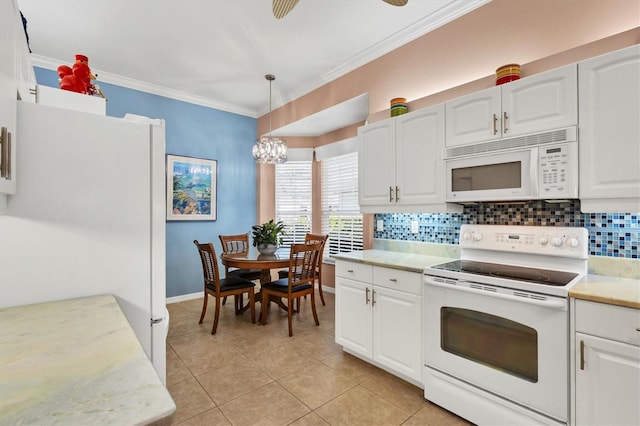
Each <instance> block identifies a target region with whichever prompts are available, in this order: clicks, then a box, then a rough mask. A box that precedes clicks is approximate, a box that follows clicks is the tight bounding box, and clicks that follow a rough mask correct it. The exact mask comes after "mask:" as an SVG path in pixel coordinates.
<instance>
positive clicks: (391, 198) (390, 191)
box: [389, 186, 393, 203]
mask: <svg viewBox="0 0 640 426" xmlns="http://www.w3.org/2000/svg"><path fill="white" fill-rule="evenodd" d="M389 202H390V203H393V187H391V186H390V187H389Z"/></svg>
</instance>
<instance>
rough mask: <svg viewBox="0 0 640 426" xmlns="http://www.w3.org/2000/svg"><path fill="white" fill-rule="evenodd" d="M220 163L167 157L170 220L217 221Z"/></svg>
mask: <svg viewBox="0 0 640 426" xmlns="http://www.w3.org/2000/svg"><path fill="white" fill-rule="evenodd" d="M217 172H218V162H217V161H216V160H206V159H203V158H193V157H181V156H178V155H167V220H216V211H217V203H216V184H217Z"/></svg>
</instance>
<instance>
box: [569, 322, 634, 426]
mask: <svg viewBox="0 0 640 426" xmlns="http://www.w3.org/2000/svg"><path fill="white" fill-rule="evenodd" d="M581 345H582V349H581ZM581 352H582V356H583V360H584V366H583V367H581V359H580V358H581ZM575 398H576V402H575V404H576V415H575V424H578V425H605V424H607V425H638V424H640V407H639V405H638V401H640V347H637V346H633V345H628V344H625V343H620V342H615V341H613V340H608V339H602V338H599V337H594V336H590V335H587V334H582V333H576V395H575Z"/></svg>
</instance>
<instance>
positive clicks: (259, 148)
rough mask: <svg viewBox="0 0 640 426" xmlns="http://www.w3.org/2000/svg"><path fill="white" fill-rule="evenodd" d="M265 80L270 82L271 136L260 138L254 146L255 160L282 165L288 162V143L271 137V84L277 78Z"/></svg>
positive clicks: (269, 75) (270, 76)
mask: <svg viewBox="0 0 640 426" xmlns="http://www.w3.org/2000/svg"><path fill="white" fill-rule="evenodd" d="M264 78H266V79H267V81H269V134H268V135H267V136H262V137H260V139H258V141H257V142H256V144H255V145H254V146H253V158H255V159H256V162H257V163H261V164H280V163H284V162H286V161H287V142H286V141H284V140H282V139H280V138H277V137H273V136H271V83H272V82H273V80H275V79H276V76H275V75H273V74H267V75H265V76H264Z"/></svg>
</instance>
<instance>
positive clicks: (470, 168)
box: [445, 128, 578, 203]
mask: <svg viewBox="0 0 640 426" xmlns="http://www.w3.org/2000/svg"><path fill="white" fill-rule="evenodd" d="M558 132H559V133H558ZM551 133H555V136H553V135H552V136H549V135H550V134H551ZM576 134H577V131H576V129H575V128H567V129H561V130H559V131H554V132H549V133H544V134H536V135H528V136H522V137H516V138H510V139H501V140H498V141H492V142H487V143H484V144H476V145H470V146H466V147H456V148H452V149H449V150H446V151H445V157H448V158H445V169H446V184H447V188H446V201H447V202H452V203H466V202H476V201H512V200H538V199H544V200H558V199H571V198H578V143H577V137H576ZM548 141H551V142H548Z"/></svg>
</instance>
